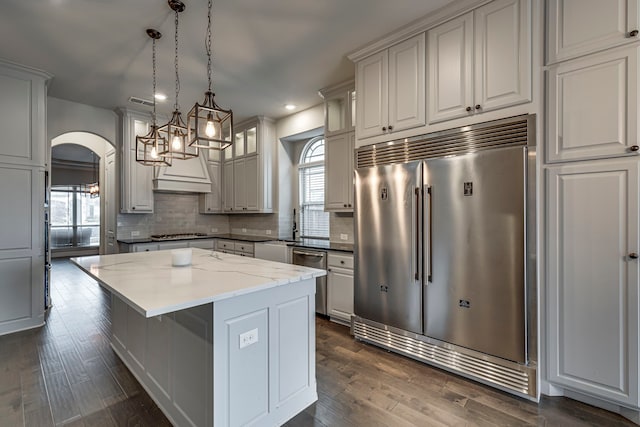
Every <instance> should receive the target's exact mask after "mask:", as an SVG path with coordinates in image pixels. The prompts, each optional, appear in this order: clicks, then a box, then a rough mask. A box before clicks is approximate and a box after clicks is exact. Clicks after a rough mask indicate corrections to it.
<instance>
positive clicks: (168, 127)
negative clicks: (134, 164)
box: [158, 0, 199, 160]
mask: <svg viewBox="0 0 640 427" xmlns="http://www.w3.org/2000/svg"><path fill="white" fill-rule="evenodd" d="M168 3H169V7H170V8H171V9H172V10H173V11H174V12H175V27H176V32H175V46H176V47H175V60H174V64H175V69H176V103H175V104H174V111H173V114H172V115H171V119H170V120H169V122H167V123H166V124H164V125H162V126H160V128H159V129H158V130H159V131H160V133H161V134H162V135H164V136H165V137H166V138H167V142H168V145H167V149H166V150H165V151H162V152H160V153H159V155H160V156H163V157H169V158H171V159H180V160H184V159H189V158H192V157H198V154H199V149H198V147H192V146H191V145H189V144H188V139H187V138H188V129H187V126H186V125H185V123H184V121H183V120H182V113H181V112H180V104H179V103H178V95H179V94H180V76H179V74H178V15H179V14H180V12H183V11H184V9H185V5H184V3H183V2H181V1H180V0H169V2H168Z"/></svg>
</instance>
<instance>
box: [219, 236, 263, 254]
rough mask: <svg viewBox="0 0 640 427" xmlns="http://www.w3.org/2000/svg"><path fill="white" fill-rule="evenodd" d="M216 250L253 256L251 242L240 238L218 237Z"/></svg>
mask: <svg viewBox="0 0 640 427" xmlns="http://www.w3.org/2000/svg"><path fill="white" fill-rule="evenodd" d="M216 250H217V251H219V252H223V253H226V254H232V255H240V256H248V257H251V258H253V255H254V246H253V243H251V242H245V241H241V240H227V239H218V241H217V242H216Z"/></svg>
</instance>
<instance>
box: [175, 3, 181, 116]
mask: <svg viewBox="0 0 640 427" xmlns="http://www.w3.org/2000/svg"><path fill="white" fill-rule="evenodd" d="M175 13H176V20H175V24H176V34H175V42H176V49H175V52H176V57H175V60H174V63H175V67H176V103H175V105H174V108H175V110H176V111H179V110H180V104H179V103H178V95H179V93H180V76H179V74H178V11H177V10H176V11H175Z"/></svg>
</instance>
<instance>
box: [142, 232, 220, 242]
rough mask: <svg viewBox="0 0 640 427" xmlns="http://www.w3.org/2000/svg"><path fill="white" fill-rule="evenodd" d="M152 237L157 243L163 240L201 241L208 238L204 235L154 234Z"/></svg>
mask: <svg viewBox="0 0 640 427" xmlns="http://www.w3.org/2000/svg"><path fill="white" fill-rule="evenodd" d="M150 237H151V240H153V241H156V242H157V241H162V240H184V239H201V238H204V237H208V236H207V235H206V234H204V233H176V234H152V235H151V236H150Z"/></svg>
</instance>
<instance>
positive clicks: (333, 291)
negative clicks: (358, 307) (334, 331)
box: [327, 267, 353, 322]
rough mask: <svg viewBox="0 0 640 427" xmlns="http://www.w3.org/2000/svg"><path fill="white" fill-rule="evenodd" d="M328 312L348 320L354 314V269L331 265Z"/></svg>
mask: <svg viewBox="0 0 640 427" xmlns="http://www.w3.org/2000/svg"><path fill="white" fill-rule="evenodd" d="M327 312H328V313H329V316H331V317H336V318H338V319H341V320H344V321H346V322H349V321H351V315H352V314H353V271H352V270H347V269H343V268H335V267H331V271H329V272H328V276H327Z"/></svg>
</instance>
